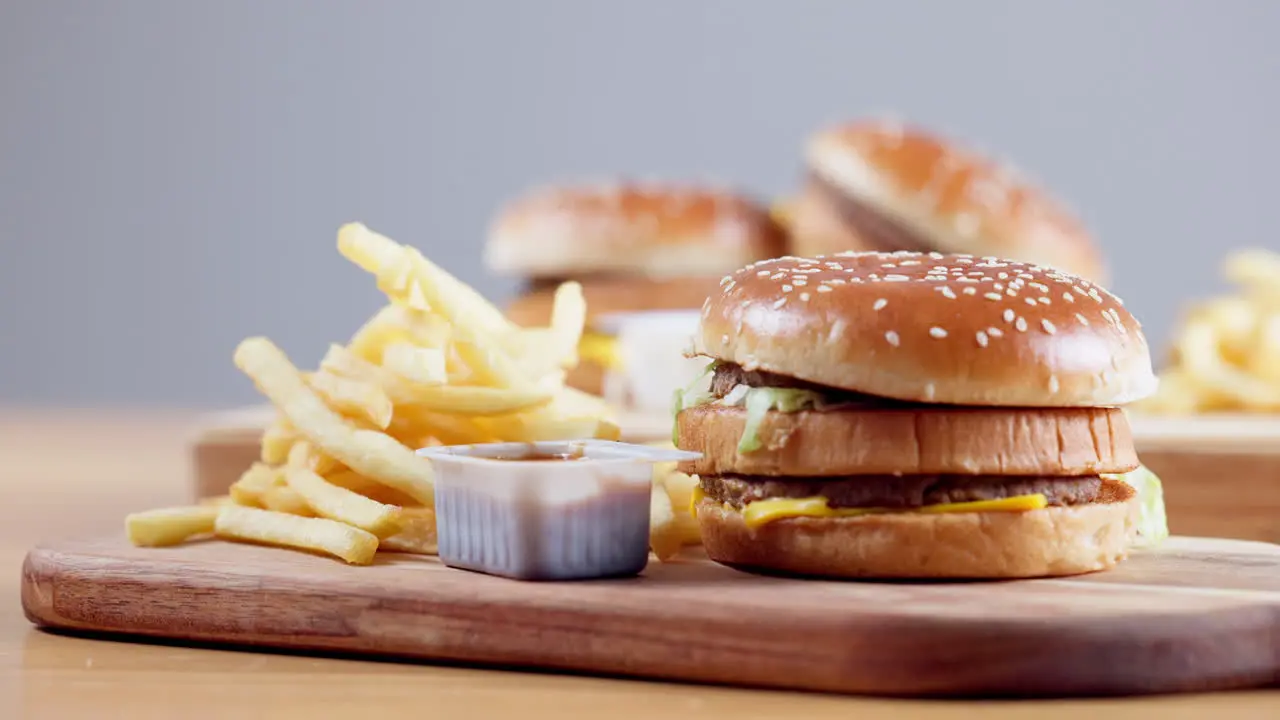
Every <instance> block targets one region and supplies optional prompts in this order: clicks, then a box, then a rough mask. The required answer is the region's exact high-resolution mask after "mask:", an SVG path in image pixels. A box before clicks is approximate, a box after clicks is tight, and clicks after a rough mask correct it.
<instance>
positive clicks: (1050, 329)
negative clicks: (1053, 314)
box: [1040, 318, 1058, 335]
mask: <svg viewBox="0 0 1280 720" xmlns="http://www.w3.org/2000/svg"><path fill="white" fill-rule="evenodd" d="M1040 327H1042V328H1044V331H1045V332H1047V333H1049V334H1050V335H1052V334H1054V333H1056V332H1058V328H1056V327H1054V326H1053V323H1051V322H1049V321H1048V320H1045V319H1043V318H1042V319H1041V320H1040Z"/></svg>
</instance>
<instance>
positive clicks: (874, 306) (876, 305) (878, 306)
mask: <svg viewBox="0 0 1280 720" xmlns="http://www.w3.org/2000/svg"><path fill="white" fill-rule="evenodd" d="M888 304H889V301H888V300H885V299H884V298H880V299H879V300H876V301H875V303H874V304H872V305H871V309H872V310H883V309H884V306H885V305H888Z"/></svg>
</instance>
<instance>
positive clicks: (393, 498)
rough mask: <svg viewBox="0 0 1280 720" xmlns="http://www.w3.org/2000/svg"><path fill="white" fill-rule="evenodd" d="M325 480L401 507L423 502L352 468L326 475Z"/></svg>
mask: <svg viewBox="0 0 1280 720" xmlns="http://www.w3.org/2000/svg"><path fill="white" fill-rule="evenodd" d="M325 480H326V481H328V482H329V483H330V484H333V485H337V486H338V487H341V488H346V489H347V490H350V491H351V492H353V493H358V494H360V495H363V496H365V497H367V498H369V499H370V500H376V501H377V502H380V503H382V504H384V505H395V506H397V507H400V508H416V507H421V503H419V502H418V501H417V500H414V499H413V498H411V497H409V496H408V495H405V494H404V493H402V492H400V491H399V490H394V489H392V488H389V487H387V486H386V485H383V484H382V483H378V482H374V481H373V480H370V479H369V478H367V477H365V476H363V475H361V474H360V473H358V472H354V471H351V470H339V471H337V472H335V473H334V474H332V475H328V476H325Z"/></svg>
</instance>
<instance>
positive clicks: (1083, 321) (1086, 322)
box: [1076, 313, 1089, 327]
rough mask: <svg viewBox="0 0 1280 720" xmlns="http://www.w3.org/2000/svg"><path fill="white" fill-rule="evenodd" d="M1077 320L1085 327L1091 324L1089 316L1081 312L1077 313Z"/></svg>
mask: <svg viewBox="0 0 1280 720" xmlns="http://www.w3.org/2000/svg"><path fill="white" fill-rule="evenodd" d="M1076 320H1079V321H1080V324H1081V325H1084V326H1085V327H1088V326H1089V320H1088V318H1086V317H1085V316H1084V315H1081V314H1080V313H1076Z"/></svg>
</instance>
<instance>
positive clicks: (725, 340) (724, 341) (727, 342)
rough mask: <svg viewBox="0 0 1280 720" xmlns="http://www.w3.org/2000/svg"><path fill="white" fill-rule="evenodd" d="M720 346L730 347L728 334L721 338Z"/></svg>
mask: <svg viewBox="0 0 1280 720" xmlns="http://www.w3.org/2000/svg"><path fill="white" fill-rule="evenodd" d="M720 344H721V345H728V344H729V336H728V335H727V334H726V335H721V336H720Z"/></svg>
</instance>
